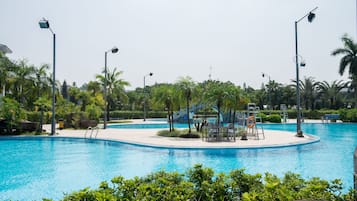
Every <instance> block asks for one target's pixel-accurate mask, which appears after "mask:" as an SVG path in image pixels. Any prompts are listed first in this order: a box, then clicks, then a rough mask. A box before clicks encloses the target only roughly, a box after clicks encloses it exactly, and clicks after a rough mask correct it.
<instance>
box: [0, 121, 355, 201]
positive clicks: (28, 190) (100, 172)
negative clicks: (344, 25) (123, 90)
mask: <svg viewBox="0 0 357 201" xmlns="http://www.w3.org/2000/svg"><path fill="white" fill-rule="evenodd" d="M264 128H265V129H272V130H286V131H294V130H295V129H296V125H295V124H266V125H264ZM302 129H303V131H304V133H309V134H315V135H317V136H319V137H320V139H321V141H320V142H319V143H313V144H309V145H301V146H292V147H284V148H263V149H257V148H255V149H214V150H210V149H167V148H150V147H145V146H135V145H128V144H124V143H119V142H112V141H103V140H88V139H67V138H57V137H56V138H50V137H39V138H38V137H23V138H22V137H21V138H17V137H2V138H0V152H1V155H0V200H9V199H12V200H40V199H41V198H43V197H46V198H53V199H56V200H58V199H60V198H61V197H63V193H70V192H72V191H74V190H79V189H82V188H85V187H93V188H96V187H97V186H98V184H99V183H100V182H101V181H103V180H107V181H109V180H110V179H111V178H113V177H114V176H117V175H123V176H124V177H126V178H131V177H134V176H144V175H146V174H148V173H150V172H153V171H157V170H161V169H165V170H168V171H180V172H184V171H185V170H187V168H190V167H192V166H193V165H194V164H196V163H202V164H204V165H205V166H207V167H211V168H213V169H214V170H215V171H216V172H229V171H231V170H233V169H236V168H243V167H244V168H245V169H246V171H247V172H248V173H264V172H271V173H273V174H277V175H278V176H282V175H283V174H284V173H285V172H288V171H292V172H295V173H299V174H301V175H302V176H303V177H304V178H311V177H314V176H317V177H321V178H323V179H327V180H332V179H336V178H340V179H342V181H343V183H344V187H345V190H348V189H349V188H351V187H353V152H354V149H355V146H356V145H357V136H356V135H357V124H303V125H302Z"/></svg>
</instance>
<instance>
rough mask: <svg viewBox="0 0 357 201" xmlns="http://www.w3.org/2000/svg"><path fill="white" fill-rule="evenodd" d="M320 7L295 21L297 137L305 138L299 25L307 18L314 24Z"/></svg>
mask: <svg viewBox="0 0 357 201" xmlns="http://www.w3.org/2000/svg"><path fill="white" fill-rule="evenodd" d="M317 8H318V7H315V8H314V9H312V10H311V11H310V12H308V13H307V14H306V15H304V16H303V17H301V18H300V19H299V20H297V21H295V67H296V107H297V118H296V136H297V137H304V135H303V132H302V130H301V111H300V78H299V54H298V31H297V24H298V23H299V22H300V21H301V20H303V19H304V18H305V17H307V19H308V21H309V22H312V21H313V20H314V18H315V13H313V12H314V11H315V10H316V9H317Z"/></svg>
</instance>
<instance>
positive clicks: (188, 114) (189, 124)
mask: <svg viewBox="0 0 357 201" xmlns="http://www.w3.org/2000/svg"><path fill="white" fill-rule="evenodd" d="M186 111H187V124H188V133H189V134H190V133H191V123H190V100H189V99H188V98H187V102H186Z"/></svg>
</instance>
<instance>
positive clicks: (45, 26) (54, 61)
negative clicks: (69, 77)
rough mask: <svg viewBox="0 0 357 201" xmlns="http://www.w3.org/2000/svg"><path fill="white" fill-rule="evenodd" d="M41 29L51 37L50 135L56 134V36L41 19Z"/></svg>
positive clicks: (46, 21)
mask: <svg viewBox="0 0 357 201" xmlns="http://www.w3.org/2000/svg"><path fill="white" fill-rule="evenodd" d="M38 24H39V25H40V28H41V29H49V30H50V31H51V33H52V35H53V72H52V122H51V135H55V134H56V113H55V112H56V108H55V101H56V34H55V33H54V32H53V31H52V29H51V27H50V23H49V22H48V20H46V19H45V18H43V19H42V20H40V21H39V23H38Z"/></svg>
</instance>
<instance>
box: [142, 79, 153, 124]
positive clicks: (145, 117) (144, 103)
mask: <svg viewBox="0 0 357 201" xmlns="http://www.w3.org/2000/svg"><path fill="white" fill-rule="evenodd" d="M152 75H153V73H151V72H150V73H149V74H147V75H145V76H144V89H143V93H144V121H146V93H145V88H146V85H145V78H146V76H152Z"/></svg>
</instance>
